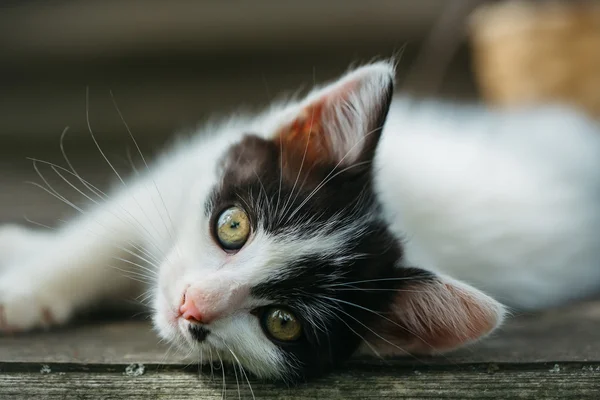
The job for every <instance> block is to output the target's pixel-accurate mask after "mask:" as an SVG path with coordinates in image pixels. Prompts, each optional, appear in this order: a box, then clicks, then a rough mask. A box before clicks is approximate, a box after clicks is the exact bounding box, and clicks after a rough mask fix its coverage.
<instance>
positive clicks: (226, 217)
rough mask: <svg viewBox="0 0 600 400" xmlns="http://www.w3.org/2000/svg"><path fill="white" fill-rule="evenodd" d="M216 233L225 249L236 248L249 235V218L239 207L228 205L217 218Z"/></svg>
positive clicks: (239, 247) (244, 241)
mask: <svg viewBox="0 0 600 400" xmlns="http://www.w3.org/2000/svg"><path fill="white" fill-rule="evenodd" d="M216 234H217V239H218V240H219V243H221V246H223V248H224V249H226V250H238V249H241V248H242V246H244V243H246V240H248V236H250V219H249V218H248V214H246V212H245V211H244V210H242V209H241V208H239V207H229V208H228V209H226V210H225V211H223V212H222V213H221V215H219V218H218V219H217V226H216Z"/></svg>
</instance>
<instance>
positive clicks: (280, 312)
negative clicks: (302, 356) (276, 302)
mask: <svg viewBox="0 0 600 400" xmlns="http://www.w3.org/2000/svg"><path fill="white" fill-rule="evenodd" d="M262 323H263V328H264V329H265V330H266V331H267V332H268V334H269V335H271V336H272V337H273V338H274V339H276V340H281V341H282V342H291V341H294V340H298V339H299V338H300V335H302V325H301V324H300V321H299V320H298V319H297V318H296V316H295V315H294V314H293V313H292V312H290V311H289V310H287V309H285V308H280V307H272V308H269V309H267V311H266V312H265V313H264V315H263V319H262Z"/></svg>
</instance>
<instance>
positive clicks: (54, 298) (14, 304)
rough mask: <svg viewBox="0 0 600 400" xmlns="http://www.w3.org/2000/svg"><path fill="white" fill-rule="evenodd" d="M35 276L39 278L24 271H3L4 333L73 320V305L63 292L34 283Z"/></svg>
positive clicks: (0, 322)
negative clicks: (18, 272) (70, 304)
mask: <svg viewBox="0 0 600 400" xmlns="http://www.w3.org/2000/svg"><path fill="white" fill-rule="evenodd" d="M11 272H12V271H11ZM34 279H39V278H38V277H36V276H35V275H29V274H27V275H24V274H23V273H22V272H21V273H20V274H15V273H9V274H4V275H2V274H0V334H1V333H14V332H22V331H29V330H33V329H39V328H49V327H51V326H55V325H60V324H63V323H65V322H66V321H67V320H68V319H69V317H70V315H71V313H72V308H71V307H70V306H69V304H68V303H67V302H65V301H64V299H62V298H61V293H56V292H54V293H52V291H51V290H48V289H49V288H48V287H44V285H31V281H32V280H34Z"/></svg>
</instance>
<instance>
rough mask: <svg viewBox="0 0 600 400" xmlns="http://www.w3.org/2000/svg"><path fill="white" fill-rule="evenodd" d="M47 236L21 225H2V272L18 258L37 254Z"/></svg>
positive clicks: (0, 229) (0, 238)
mask: <svg viewBox="0 0 600 400" xmlns="http://www.w3.org/2000/svg"><path fill="white" fill-rule="evenodd" d="M45 236H46V234H45V233H42V232H37V231H33V230H31V229H28V228H25V227H23V226H20V225H0V270H1V269H3V267H5V266H6V265H7V264H9V263H10V262H12V261H14V260H16V259H17V258H20V257H22V258H25V257H29V256H31V254H33V253H37V252H38V251H39V250H40V248H41V247H42V246H43V245H44V243H43V242H44V240H43V238H45Z"/></svg>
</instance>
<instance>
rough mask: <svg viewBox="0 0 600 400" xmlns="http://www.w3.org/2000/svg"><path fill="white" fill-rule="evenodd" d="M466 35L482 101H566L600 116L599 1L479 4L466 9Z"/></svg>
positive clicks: (521, 102) (512, 102) (515, 103)
mask: <svg viewBox="0 0 600 400" xmlns="http://www.w3.org/2000/svg"><path fill="white" fill-rule="evenodd" d="M470 37H471V43H472V47H473V54H474V67H475V73H476V79H477V81H478V85H479V87H480V89H481V93H482V95H483V97H484V98H485V99H486V100H487V101H488V102H490V103H492V104H496V105H502V106H507V105H518V104H530V103H547V102H567V103H570V104H575V105H577V106H579V107H581V108H583V109H584V110H586V111H588V112H589V113H590V114H592V115H593V116H595V117H600V2H599V1H594V2H591V1H590V2H577V1H570V2H548V1H546V2H537V3H533V2H522V1H519V2H517V1H510V2H503V3H499V4H494V5H487V6H483V7H481V8H479V9H477V10H476V11H475V12H474V13H473V14H472V15H471V20H470Z"/></svg>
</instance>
